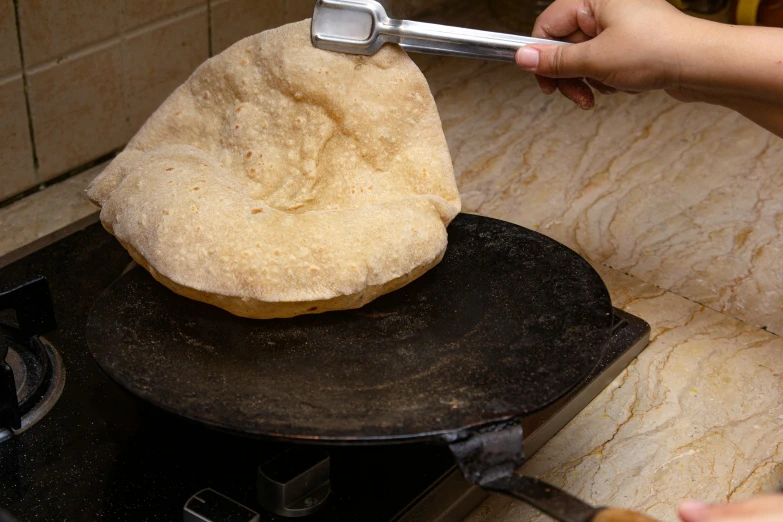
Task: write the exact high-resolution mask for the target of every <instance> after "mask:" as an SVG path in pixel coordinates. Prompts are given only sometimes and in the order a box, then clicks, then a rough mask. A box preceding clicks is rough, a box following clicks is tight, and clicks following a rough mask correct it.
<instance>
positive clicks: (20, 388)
mask: <svg viewBox="0 0 783 522" xmlns="http://www.w3.org/2000/svg"><path fill="white" fill-rule="evenodd" d="M0 310H13V311H15V312H16V323H17V324H16V325H11V324H5V323H0V442H2V441H3V440H5V439H8V438H10V437H11V436H12V435H14V434H17V433H21V432H22V431H24V430H25V429H27V428H29V427H30V426H32V425H33V424H35V423H36V422H38V421H39V420H40V419H41V418H42V417H43V416H44V415H45V414H46V413H48V412H49V410H51V408H52V406H54V403H55V402H57V399H58V398H59V397H60V394H61V393H62V390H63V386H64V384H65V370H64V368H63V363H62V359H60V355H59V354H58V353H57V351H56V350H55V349H54V348H53V347H52V346H51V345H50V344H49V343H48V342H47V341H46V340H45V339H43V338H42V337H40V334H42V333H44V332H47V331H50V330H52V329H54V327H55V321H54V311H53V309H52V302H51V297H50V295H49V286H48V284H47V283H46V280H45V279H43V278H37V279H34V280H32V281H30V282H28V283H26V284H24V285H21V286H19V287H17V288H15V289H13V290H10V291H8V292H4V293H0Z"/></svg>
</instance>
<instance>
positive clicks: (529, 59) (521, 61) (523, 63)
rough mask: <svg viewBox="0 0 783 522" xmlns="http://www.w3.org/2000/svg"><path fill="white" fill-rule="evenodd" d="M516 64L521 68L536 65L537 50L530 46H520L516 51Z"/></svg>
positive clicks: (531, 67) (532, 67)
mask: <svg viewBox="0 0 783 522" xmlns="http://www.w3.org/2000/svg"><path fill="white" fill-rule="evenodd" d="M517 65H519V66H520V67H522V68H523V69H535V68H536V67H538V51H537V50H536V49H532V48H530V47H522V48H520V49H519V50H518V51H517Z"/></svg>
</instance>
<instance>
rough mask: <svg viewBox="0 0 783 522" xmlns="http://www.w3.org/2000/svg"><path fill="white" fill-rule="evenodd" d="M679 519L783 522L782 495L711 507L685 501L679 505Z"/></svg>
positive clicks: (702, 521)
mask: <svg viewBox="0 0 783 522" xmlns="http://www.w3.org/2000/svg"><path fill="white" fill-rule="evenodd" d="M680 518H681V519H682V521H683V522H783V495H762V496H758V497H755V498H752V499H750V500H746V501H744V502H736V503H732V504H717V505H712V506H711V505H708V504H704V503H701V502H694V501H687V502H683V503H682V504H681V505H680Z"/></svg>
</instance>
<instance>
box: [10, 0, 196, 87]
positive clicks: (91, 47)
mask: <svg viewBox="0 0 783 522" xmlns="http://www.w3.org/2000/svg"><path fill="white" fill-rule="evenodd" d="M18 1H19V0H14V4H16V2H18ZM201 9H204V6H198V5H197V6H192V7H188V8H187V9H183V10H181V11H177V12H176V13H172V14H170V15H167V16H164V17H163V18H158V19H157V20H153V21H151V22H148V23H147V24H144V25H140V26H137V27H134V28H131V29H125V28H121V29H120V30H119V31H118V32H117V33H116V34H114V35H113V36H109V37H107V38H105V39H103V40H100V41H98V42H91V43H88V44H85V45H82V46H81V47H77V48H75V49H71V50H70V51H68V52H67V53H66V54H63V55H60V56H56V57H54V58H49V59H47V60H44V61H42V62H40V63H38V64H36V65H33V66H31V67H29V69H27V71H26V72H27V73H30V74H34V73H38V72H41V71H44V70H46V69H50V68H52V67H55V66H57V65H59V64H61V63H63V62H68V61H70V60H75V59H78V58H82V57H84V56H86V55H88V54H92V53H94V52H95V51H100V50H102V49H106V48H108V47H111V46H113V45H117V44H118V43H121V42H122V40H123V39H130V38H135V37H136V36H139V35H140V34H143V33H145V32H148V31H152V30H155V29H159V28H161V27H164V26H166V25H167V24H170V23H172V22H177V21H179V20H181V19H184V18H187V17H188V16H191V15H193V14H195V13H197V12H198V11H200V10H201Z"/></svg>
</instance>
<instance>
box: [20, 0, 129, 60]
mask: <svg viewBox="0 0 783 522" xmlns="http://www.w3.org/2000/svg"><path fill="white" fill-rule="evenodd" d="M123 2H124V0H89V1H87V0H21V1H20V2H19V27H20V30H21V32H22V47H23V48H24V58H25V67H32V66H35V65H38V64H40V63H42V62H45V61H47V60H50V59H52V58H60V57H63V56H66V55H68V53H69V52H71V51H73V50H75V49H79V48H81V47H83V46H85V45H87V44H91V43H96V42H100V41H102V40H105V39H106V38H110V37H112V36H115V35H117V34H118V33H119V31H120V19H121V17H122V4H123Z"/></svg>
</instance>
